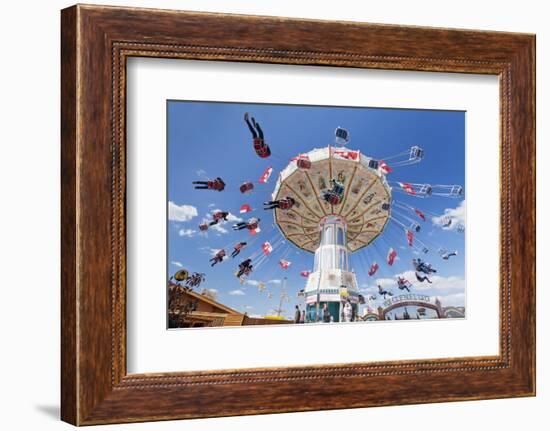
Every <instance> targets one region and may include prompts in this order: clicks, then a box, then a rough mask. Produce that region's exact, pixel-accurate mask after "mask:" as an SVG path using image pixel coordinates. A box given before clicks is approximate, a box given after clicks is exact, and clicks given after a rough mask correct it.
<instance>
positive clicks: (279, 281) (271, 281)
mask: <svg viewBox="0 0 550 431" xmlns="http://www.w3.org/2000/svg"><path fill="white" fill-rule="evenodd" d="M282 282H283V281H282V280H269V281H268V284H281V283H282Z"/></svg>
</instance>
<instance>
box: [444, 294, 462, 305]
mask: <svg viewBox="0 0 550 431" xmlns="http://www.w3.org/2000/svg"><path fill="white" fill-rule="evenodd" d="M438 298H439V300H440V301H441V305H443V307H453V306H454V307H464V305H465V304H466V302H465V299H466V298H465V295H464V293H451V294H449V295H443V296H438Z"/></svg>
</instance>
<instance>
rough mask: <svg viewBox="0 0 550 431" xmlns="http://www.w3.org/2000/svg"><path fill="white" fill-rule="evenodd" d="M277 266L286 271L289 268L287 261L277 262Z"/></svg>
mask: <svg viewBox="0 0 550 431" xmlns="http://www.w3.org/2000/svg"><path fill="white" fill-rule="evenodd" d="M279 266H280V267H281V268H283V269H288V267H289V266H290V262H289V261H288V260H284V259H281V260H280V261H279Z"/></svg>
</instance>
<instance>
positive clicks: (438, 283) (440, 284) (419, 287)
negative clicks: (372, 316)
mask: <svg viewBox="0 0 550 431" xmlns="http://www.w3.org/2000/svg"><path fill="white" fill-rule="evenodd" d="M397 277H404V278H405V279H407V280H409V281H410V282H411V283H412V285H413V287H412V289H411V290H412V291H413V292H415V291H416V292H417V291H426V292H425V293H426V294H433V293H435V292H449V291H457V290H464V288H465V287H466V283H465V281H464V278H462V277H456V276H449V277H442V276H440V275H431V276H429V279H430V281H431V282H432V283H431V284H430V283H428V282H424V283H420V282H418V281H417V280H416V275H415V272H414V271H412V270H410V271H405V272H402V273H400V274H395V276H394V277H393V278H389V277H386V278H377V279H375V280H374V282H373V284H371V285H365V284H362V285H361V287H362V289H361V291H362V292H367V293H371V292H378V285H380V286H382V288H383V289H386V290H387V289H389V290H391V291H392V292H393V294H394V295H395V294H396V293H397V292H399V289H398V288H397ZM427 291H430V292H427ZM405 293H407V292H406V291H405ZM423 293H424V292H423Z"/></svg>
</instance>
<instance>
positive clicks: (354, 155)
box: [333, 150, 359, 160]
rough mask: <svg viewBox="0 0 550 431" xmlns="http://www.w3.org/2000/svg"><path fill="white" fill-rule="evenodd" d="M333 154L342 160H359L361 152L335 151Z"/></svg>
mask: <svg viewBox="0 0 550 431" xmlns="http://www.w3.org/2000/svg"><path fill="white" fill-rule="evenodd" d="M333 154H334V155H335V156H337V157H338V158H341V159H346V160H359V151H347V150H334V152H333Z"/></svg>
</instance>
